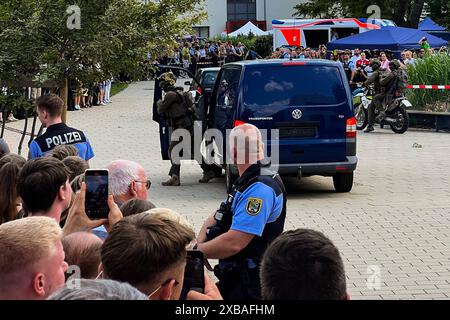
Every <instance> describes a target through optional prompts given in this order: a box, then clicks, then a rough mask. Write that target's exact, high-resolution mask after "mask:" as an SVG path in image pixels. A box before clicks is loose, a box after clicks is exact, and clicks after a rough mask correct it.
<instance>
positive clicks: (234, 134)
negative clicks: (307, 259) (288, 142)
mask: <svg viewBox="0 0 450 320" xmlns="http://www.w3.org/2000/svg"><path fill="white" fill-rule="evenodd" d="M238 139H243V140H244V141H245V142H246V145H245V146H244V147H242V145H238V144H237V143H236V141H237V140H238ZM241 141H242V140H241ZM230 152H231V158H232V160H233V161H234V162H235V164H236V165H237V167H238V170H239V176H240V177H239V179H238V180H237V182H236V183H235V185H234V186H233V191H232V192H231V193H230V194H229V196H228V198H227V200H226V201H225V202H223V203H222V204H221V206H220V209H219V210H217V211H216V213H215V214H213V215H212V216H210V217H209V218H208V219H207V220H206V221H205V223H204V224H203V227H202V229H201V230H200V233H199V236H198V239H197V249H198V250H200V251H202V252H203V254H204V255H205V257H206V258H211V259H219V264H218V265H216V266H215V268H214V273H215V275H216V276H217V278H218V279H219V283H218V287H219V290H220V293H221V294H222V296H223V298H224V299H225V300H229V299H233V300H234V299H243V300H258V299H261V287H260V277H259V267H260V262H261V259H262V255H263V253H264V251H265V250H266V248H267V246H268V245H269V244H270V242H271V241H272V240H273V239H275V238H276V237H277V236H278V235H280V234H281V233H282V232H283V229H284V221H285V218H286V190H285V188H284V184H283V181H282V180H281V178H280V176H279V175H278V174H277V173H274V172H272V173H270V174H269V172H268V169H267V168H265V167H264V166H263V165H262V164H261V162H260V161H261V160H262V159H263V158H264V144H263V142H262V137H261V132H260V131H259V130H258V128H256V127H255V126H253V125H251V124H243V125H240V126H238V127H235V128H234V129H233V130H232V131H231V134H230ZM240 159H242V160H243V161H240Z"/></svg>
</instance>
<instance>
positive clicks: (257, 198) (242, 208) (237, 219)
mask: <svg viewBox="0 0 450 320" xmlns="http://www.w3.org/2000/svg"><path fill="white" fill-rule="evenodd" d="M232 210H233V213H234V214H233V223H232V225H231V230H236V231H241V232H245V233H249V234H254V235H255V236H259V237H260V236H261V235H262V234H263V231H264V228H265V227H266V224H267V223H271V222H274V221H275V220H277V219H278V217H279V216H280V215H281V212H282V210H283V194H282V193H280V194H278V195H277V194H276V193H275V190H274V189H273V188H272V187H271V186H269V185H267V184H265V183H263V182H259V181H258V182H255V183H253V184H252V185H251V186H250V187H248V188H247V189H246V190H245V191H244V192H243V193H239V192H237V193H236V195H235V199H234V201H233V206H232Z"/></svg>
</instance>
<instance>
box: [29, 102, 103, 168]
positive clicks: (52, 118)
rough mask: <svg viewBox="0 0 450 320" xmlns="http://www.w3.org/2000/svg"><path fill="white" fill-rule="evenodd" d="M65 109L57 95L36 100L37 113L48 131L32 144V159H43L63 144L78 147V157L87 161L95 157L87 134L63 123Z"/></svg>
mask: <svg viewBox="0 0 450 320" xmlns="http://www.w3.org/2000/svg"><path fill="white" fill-rule="evenodd" d="M63 107H64V101H62V99H61V98H60V97H58V96H57V95H55V94H51V95H47V96H41V97H40V98H38V99H37V100H36V112H37V114H38V117H39V120H40V121H41V122H42V124H43V125H44V126H45V127H46V128H47V130H46V131H45V133H44V134H43V135H41V136H39V137H37V138H36V139H34V140H33V141H32V142H31V144H30V146H29V149H30V153H29V158H30V159H34V158H38V157H43V156H45V155H47V154H48V153H50V152H51V151H52V150H53V148H55V147H56V146H59V145H63V144H71V145H73V146H74V147H76V148H77V149H78V155H79V156H80V157H81V158H83V159H84V160H86V161H88V160H90V159H92V158H93V157H94V151H93V150H92V146H91V144H90V142H89V140H88V139H87V137H86V136H85V134H84V133H83V132H82V131H80V130H78V129H75V128H71V127H68V126H67V125H66V124H65V123H63V122H62V120H61V114H62V109H63Z"/></svg>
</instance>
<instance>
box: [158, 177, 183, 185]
mask: <svg viewBox="0 0 450 320" xmlns="http://www.w3.org/2000/svg"><path fill="white" fill-rule="evenodd" d="M161 185H163V186H164V187H178V186H179V185H180V177H179V176H176V175H173V176H171V177H170V179H169V180H167V181H166V182H162V183H161Z"/></svg>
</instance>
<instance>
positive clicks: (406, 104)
mask: <svg viewBox="0 0 450 320" xmlns="http://www.w3.org/2000/svg"><path fill="white" fill-rule="evenodd" d="M402 103H403V105H404V106H405V107H407V108H411V107H412V104H411V102H409V101H408V100H403V101H402Z"/></svg>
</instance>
